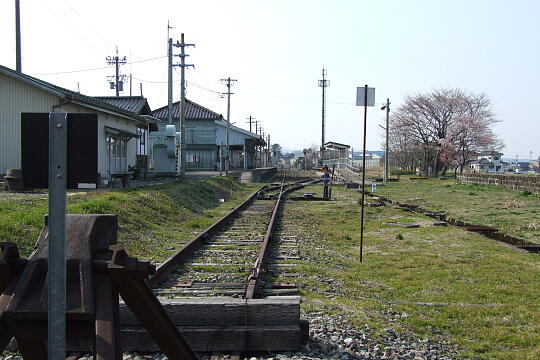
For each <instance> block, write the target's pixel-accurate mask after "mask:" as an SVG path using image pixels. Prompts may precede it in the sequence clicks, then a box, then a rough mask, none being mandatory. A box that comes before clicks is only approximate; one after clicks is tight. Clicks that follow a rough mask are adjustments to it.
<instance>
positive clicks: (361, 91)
mask: <svg viewBox="0 0 540 360" xmlns="http://www.w3.org/2000/svg"><path fill="white" fill-rule="evenodd" d="M365 97H366V88H365V87H357V88H356V106H364V105H365V104H364V100H365ZM366 105H367V106H375V88H370V87H368V88H367V104H366Z"/></svg>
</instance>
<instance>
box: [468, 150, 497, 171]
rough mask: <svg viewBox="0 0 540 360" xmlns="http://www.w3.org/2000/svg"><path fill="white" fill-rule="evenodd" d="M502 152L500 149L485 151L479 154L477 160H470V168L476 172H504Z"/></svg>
mask: <svg viewBox="0 0 540 360" xmlns="http://www.w3.org/2000/svg"><path fill="white" fill-rule="evenodd" d="M501 156H502V153H500V152H498V151H485V152H481V153H479V154H478V156H477V159H476V160H472V161H470V162H469V168H470V169H471V170H472V171H475V172H488V173H502V172H503V162H502V159H501Z"/></svg>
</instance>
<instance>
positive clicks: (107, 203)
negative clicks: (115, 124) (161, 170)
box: [0, 178, 256, 263]
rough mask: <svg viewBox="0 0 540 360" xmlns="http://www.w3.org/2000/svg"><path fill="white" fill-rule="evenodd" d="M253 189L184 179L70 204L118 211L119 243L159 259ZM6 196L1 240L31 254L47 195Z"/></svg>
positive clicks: (81, 209)
mask: <svg viewBox="0 0 540 360" xmlns="http://www.w3.org/2000/svg"><path fill="white" fill-rule="evenodd" d="M255 188H256V186H245V185H241V184H239V183H237V182H235V181H233V180H230V179H228V178H210V179H205V180H199V181H184V180H182V181H177V182H174V183H170V184H165V185H157V186H150V187H144V188H127V189H115V190H114V191H98V192H91V193H71V194H70V195H71V196H68V200H67V209H68V213H71V214H78V213H80V214H111V213H112V214H118V223H119V233H118V243H119V244H120V245H122V246H124V248H125V249H126V251H127V252H128V254H129V255H130V256H134V257H138V258H140V259H145V260H151V261H153V262H158V263H159V262H163V261H164V260H165V259H166V258H168V257H169V256H170V255H172V254H173V253H174V252H175V251H176V250H178V249H179V248H180V247H181V246H182V245H183V244H184V243H186V242H187V241H188V240H190V239H191V238H193V237H194V236H195V235H196V233H197V232H199V231H201V230H203V229H205V228H207V227H208V226H210V225H211V224H213V223H214V222H215V221H217V220H218V219H219V218H220V217H222V216H224V215H225V214H226V213H227V212H229V211H230V210H231V209H232V208H234V207H235V206H237V205H238V204H240V203H241V202H242V201H243V200H245V198H246V196H247V195H248V194H249V193H251V192H252V191H254V190H255ZM3 199H4V200H2V201H0V239H1V241H13V242H15V243H17V245H18V247H19V251H20V252H21V256H28V255H29V254H30V253H31V251H32V250H33V246H34V243H35V241H36V240H37V238H38V236H39V232H40V230H41V228H42V227H43V219H44V216H45V214H46V213H47V207H48V203H47V199H44V198H43V196H41V198H36V196H33V195H30V196H27V197H23V198H21V197H17V198H15V199H14V200H9V199H8V198H5V197H3ZM219 199H225V200H226V202H224V203H220V202H219Z"/></svg>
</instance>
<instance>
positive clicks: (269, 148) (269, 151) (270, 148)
mask: <svg viewBox="0 0 540 360" xmlns="http://www.w3.org/2000/svg"><path fill="white" fill-rule="evenodd" d="M267 146H268V151H267V154H268V162H270V158H271V151H272V147H271V146H270V134H268V145H267Z"/></svg>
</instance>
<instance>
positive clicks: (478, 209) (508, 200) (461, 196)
mask: <svg viewBox="0 0 540 360" xmlns="http://www.w3.org/2000/svg"><path fill="white" fill-rule="evenodd" d="M377 193H378V194H380V195H382V196H385V197H388V198H390V199H393V200H398V201H402V202H407V203H411V204H416V205H420V206H421V207H423V208H426V209H431V210H446V211H447V214H448V216H449V217H453V218H456V219H459V220H465V221H468V222H471V223H473V224H478V225H487V226H493V227H495V228H497V229H499V230H501V231H503V232H506V233H508V234H512V235H515V236H518V237H522V238H524V239H527V240H530V241H533V242H536V243H540V196H539V195H535V194H531V193H529V192H519V191H512V190H506V189H503V188H502V187H495V186H482V185H461V184H458V183H457V182H456V181H455V180H439V179H430V180H409V179H407V178H403V177H402V178H401V181H400V182H397V183H389V184H388V185H386V186H380V187H378V188H377Z"/></svg>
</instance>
